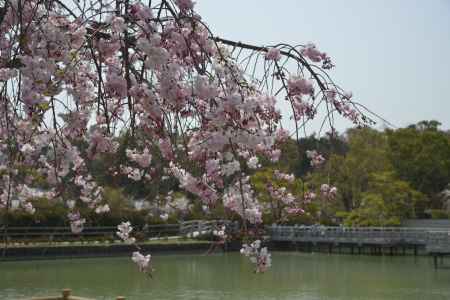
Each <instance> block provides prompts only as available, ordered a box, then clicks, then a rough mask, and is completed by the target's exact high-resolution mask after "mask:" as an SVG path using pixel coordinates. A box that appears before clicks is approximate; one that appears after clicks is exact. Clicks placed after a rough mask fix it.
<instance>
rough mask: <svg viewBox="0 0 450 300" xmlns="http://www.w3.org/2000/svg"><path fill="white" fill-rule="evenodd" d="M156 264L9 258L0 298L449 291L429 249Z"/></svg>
mask: <svg viewBox="0 0 450 300" xmlns="http://www.w3.org/2000/svg"><path fill="white" fill-rule="evenodd" d="M445 263H446V264H447V265H450V259H448V258H447V261H445ZM154 268H155V274H154V278H153V279H148V278H146V277H144V276H143V275H142V274H141V273H139V272H138V271H137V269H136V267H135V266H134V264H133V263H132V262H131V260H130V259H127V258H96V259H73V260H69V259H67V260H51V261H50V260H49V261H27V262H2V263H0V299H20V298H23V297H30V296H44V295H52V294H57V293H58V292H59V291H60V290H61V289H62V288H66V287H68V288H71V289H72V290H73V291H74V294H76V295H78V296H83V297H91V298H95V299H115V297H116V296H118V295H123V296H126V299H127V300H143V299H185V300H188V299H192V300H193V299H202V300H203V299H233V300H241V299H242V300H243V299H245V300H249V299H258V300H266V299H267V300H268V299H277V300H278V299H280V300H281V299H301V300H319V299H320V300H325V299H330V300H331V299H333V300H344V299H345V300H352V299H354V300H356V299H358V300H359V299H374V300H375V299H377V300H378V299H396V300H403V299H405V300H406V299H407V300H419V299H420V300H423V299H434V300H438V299H450V268H449V269H438V270H435V269H434V268H433V264H432V259H431V258H430V257H412V256H403V257H401V256H396V257H386V256H385V257H381V256H350V255H326V254H311V253H298V252H275V253H273V267H272V268H271V269H270V270H269V271H268V272H267V273H265V274H254V273H252V269H251V265H250V263H249V262H248V261H247V260H246V259H245V258H243V257H241V256H240V255H239V254H238V253H228V254H216V255H208V256H205V255H162V256H155V257H154Z"/></svg>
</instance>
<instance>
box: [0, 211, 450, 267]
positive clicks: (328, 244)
mask: <svg viewBox="0 0 450 300" xmlns="http://www.w3.org/2000/svg"><path fill="white" fill-rule="evenodd" d="M222 224H225V225H227V227H228V228H229V230H231V231H237V230H238V228H239V225H238V224H237V223H233V222H230V221H224V220H215V221H201V220H196V221H187V222H181V223H179V224H161V225H149V226H146V227H145V228H144V229H143V230H142V234H143V235H144V240H148V239H157V238H167V239H169V238H181V237H186V236H192V235H193V233H194V232H198V233H207V232H212V230H214V229H216V228H218V227H219V226H221V225H222ZM115 231H116V228H115V227H90V228H86V229H85V231H84V232H83V233H82V234H81V235H75V234H73V233H71V232H70V228H68V227H28V228H23V227H12V228H3V230H2V229H1V228H0V237H2V240H9V241H21V240H22V241H28V242H29V241H33V240H41V241H42V240H44V241H45V240H46V241H47V242H48V245H53V244H54V243H56V242H58V241H68V240H69V241H70V240H75V241H80V240H81V241H87V242H88V241H89V240H95V241H98V240H103V241H114V240H117V238H116V236H115ZM265 234H266V239H267V240H268V241H270V243H271V244H272V248H273V249H279V250H280V249H281V250H282V249H289V250H302V251H308V252H311V251H328V252H330V253H332V252H338V253H351V254H356V253H358V254H375V255H376V254H378V255H380V254H389V255H394V254H414V255H418V254H428V255H431V256H432V257H433V258H434V263H435V266H436V267H437V266H438V258H439V257H440V258H442V257H444V256H446V255H450V231H449V229H448V228H408V227H356V228H350V227H331V226H302V225H301V226H284V225H272V226H267V227H266V232H265ZM162 244H164V243H162ZM48 245H45V244H44V245H41V246H40V247H37V248H36V247H13V248H10V249H7V251H5V250H4V251H3V258H8V257H19V258H20V257H30V256H39V255H41V256H44V257H48V256H104V255H118V254H125V253H129V252H130V251H131V249H130V247H129V246H127V245H117V244H115V245H111V244H110V245H108V244H106V245H104V244H99V245H92V244H90V243H88V244H87V245H72V244H67V245H65V246H64V247H61V245H60V244H59V246H58V247H48ZM143 246H144V248H146V250H148V251H150V252H152V251H180V250H194V251H195V250H200V251H206V250H207V249H208V248H209V247H210V246H211V245H210V243H209V242H207V241H204V242H203V243H201V242H200V241H193V242H185V243H168V244H165V245H161V244H158V243H157V242H156V243H153V244H152V245H146V244H145V243H144V244H143ZM229 246H230V247H229V250H236V249H237V248H238V247H236V245H229Z"/></svg>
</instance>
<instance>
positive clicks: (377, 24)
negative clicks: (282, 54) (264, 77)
mask: <svg viewBox="0 0 450 300" xmlns="http://www.w3.org/2000/svg"><path fill="white" fill-rule="evenodd" d="M196 11H197V12H198V13H200V15H201V16H202V17H203V19H204V21H206V23H208V24H209V26H210V28H211V29H212V31H213V32H214V33H215V34H216V35H220V36H221V37H224V38H228V39H233V40H238V41H242V42H250V43H254V44H258V45H270V44H277V43H279V42H286V43H289V44H293V45H295V44H305V43H307V42H314V43H315V44H316V45H317V46H318V48H319V49H320V50H322V51H325V52H327V53H328V54H329V55H330V56H331V57H332V59H333V61H334V63H335V64H336V68H335V69H334V70H333V71H332V72H331V75H332V77H333V78H334V79H335V81H336V83H338V84H339V85H340V86H342V87H343V88H344V89H346V90H350V91H352V92H353V94H354V96H355V100H357V101H359V102H361V103H363V104H365V105H367V106H368V107H369V108H371V109H372V110H374V111H375V112H377V113H379V114H380V115H382V116H383V117H384V118H386V119H387V120H389V121H390V122H391V123H394V124H395V125H396V126H399V127H402V126H406V125H409V124H411V123H416V122H418V121H421V120H429V119H436V120H438V121H440V122H441V123H442V124H443V128H444V129H449V128H450V0H428V1H426V0H422V1H419V0H383V1H381V0H377V1H375V0H371V1H369V0H345V1H344V0H314V1H312V0H309V1H304V0H280V1H269V0H227V1H217V0H197V5H196ZM350 125H351V124H349V123H344V122H338V123H336V127H337V129H338V130H339V131H342V130H343V129H345V128H346V127H349V126H350ZM381 126H382V124H380V123H379V125H377V126H376V127H378V128H379V127H381Z"/></svg>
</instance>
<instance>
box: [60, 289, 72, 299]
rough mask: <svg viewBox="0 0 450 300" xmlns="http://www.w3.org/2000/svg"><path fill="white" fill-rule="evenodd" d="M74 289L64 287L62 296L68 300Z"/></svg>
mask: <svg viewBox="0 0 450 300" xmlns="http://www.w3.org/2000/svg"><path fill="white" fill-rule="evenodd" d="M71 292H72V291H71V290H70V289H64V290H62V298H63V300H68V299H69V297H70V293H71Z"/></svg>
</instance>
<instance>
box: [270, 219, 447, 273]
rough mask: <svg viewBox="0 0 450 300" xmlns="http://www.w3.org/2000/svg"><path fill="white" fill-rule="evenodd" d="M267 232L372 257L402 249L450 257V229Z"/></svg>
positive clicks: (281, 228) (293, 228) (289, 240)
mask: <svg viewBox="0 0 450 300" xmlns="http://www.w3.org/2000/svg"><path fill="white" fill-rule="evenodd" d="M266 231H267V234H268V236H269V237H270V240H271V241H272V242H274V243H288V244H293V245H298V244H302V245H307V246H308V247H309V249H311V248H312V247H313V246H316V247H317V246H320V245H322V246H323V245H325V246H328V251H329V252H332V251H333V249H334V248H338V250H339V252H340V251H341V248H343V247H344V248H347V249H350V252H351V253H354V250H355V248H356V249H357V250H358V253H361V252H362V251H363V250H364V249H369V250H370V251H371V253H372V254H382V253H384V252H385V251H386V250H388V251H389V253H390V254H391V255H392V254H393V253H395V252H397V250H398V249H401V250H402V251H403V253H405V251H406V250H408V249H413V251H414V255H417V253H418V250H419V249H424V250H425V253H427V254H429V255H432V256H433V257H434V261H435V265H436V266H437V258H438V257H443V256H445V255H450V228H408V227H332V226H277V225H273V226H268V227H266Z"/></svg>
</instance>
